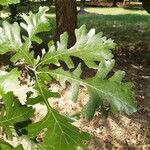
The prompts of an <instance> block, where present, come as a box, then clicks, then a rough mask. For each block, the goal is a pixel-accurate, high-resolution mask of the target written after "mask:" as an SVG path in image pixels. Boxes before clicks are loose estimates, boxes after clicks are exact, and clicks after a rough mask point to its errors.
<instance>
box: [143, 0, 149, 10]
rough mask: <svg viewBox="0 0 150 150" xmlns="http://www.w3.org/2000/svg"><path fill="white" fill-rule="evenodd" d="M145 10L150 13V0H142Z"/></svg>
mask: <svg viewBox="0 0 150 150" xmlns="http://www.w3.org/2000/svg"><path fill="white" fill-rule="evenodd" d="M142 4H143V8H144V9H145V10H146V11H147V12H148V13H150V0H142Z"/></svg>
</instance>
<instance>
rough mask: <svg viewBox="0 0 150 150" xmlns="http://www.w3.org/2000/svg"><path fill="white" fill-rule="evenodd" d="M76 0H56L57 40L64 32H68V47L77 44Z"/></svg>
mask: <svg viewBox="0 0 150 150" xmlns="http://www.w3.org/2000/svg"><path fill="white" fill-rule="evenodd" d="M76 5H77V4H76V0H55V6H56V40H59V37H60V35H61V34H62V33H63V32H68V35H69V41H68V47H71V46H73V45H74V44H75V42H76V38H75V29H76V28H77V7H76Z"/></svg>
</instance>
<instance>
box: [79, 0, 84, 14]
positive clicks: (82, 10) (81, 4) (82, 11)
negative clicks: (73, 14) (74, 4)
mask: <svg viewBox="0 0 150 150" xmlns="http://www.w3.org/2000/svg"><path fill="white" fill-rule="evenodd" d="M84 4H85V0H81V1H80V13H81V14H82V13H84Z"/></svg>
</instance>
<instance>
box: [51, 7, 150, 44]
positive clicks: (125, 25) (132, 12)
mask: <svg viewBox="0 0 150 150" xmlns="http://www.w3.org/2000/svg"><path fill="white" fill-rule="evenodd" d="M85 10H86V12H87V13H85V14H83V15H78V27H80V26H81V25H83V24H86V26H87V28H88V30H89V29H91V28H95V29H96V32H103V33H104V35H105V36H107V37H109V38H112V39H114V41H115V42H116V43H118V44H120V45H125V44H128V43H136V42H138V41H143V42H145V43H149V42H150V15H149V14H148V13H147V12H146V11H145V10H143V9H142V8H140V9H139V8H138V9H124V8H91V7H90V8H86V9H85ZM54 18H55V15H54V14H51V15H50V20H51V21H50V22H51V25H52V26H53V28H55V19H54ZM53 31H54V30H53Z"/></svg>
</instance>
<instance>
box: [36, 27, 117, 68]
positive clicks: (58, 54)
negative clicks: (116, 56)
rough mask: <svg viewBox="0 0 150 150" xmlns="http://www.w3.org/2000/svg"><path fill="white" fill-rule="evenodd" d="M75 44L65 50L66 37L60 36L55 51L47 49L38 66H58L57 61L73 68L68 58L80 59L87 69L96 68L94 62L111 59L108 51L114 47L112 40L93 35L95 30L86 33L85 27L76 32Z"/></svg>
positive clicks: (51, 48)
mask: <svg viewBox="0 0 150 150" xmlns="http://www.w3.org/2000/svg"><path fill="white" fill-rule="evenodd" d="M75 32H76V44H75V45H74V46H73V47H71V48H70V49H67V43H68V35H67V33H64V34H62V35H61V36H60V42H57V50H55V48H54V46H51V47H50V48H49V52H48V53H46V54H45V56H44V57H43V58H42V60H41V62H40V63H39V64H38V66H39V65H44V64H50V63H52V64H55V65H59V61H60V60H61V61H64V62H65V63H66V64H67V65H68V67H69V68H70V67H73V62H72V59H71V58H70V56H75V57H78V58H80V59H82V60H83V61H84V62H85V64H86V65H87V66H88V67H89V68H97V67H98V65H97V64H96V63H95V61H98V62H99V61H102V60H105V59H111V58H112V57H113V55H112V52H111V50H110V49H113V48H114V47H115V44H114V43H113V41H112V40H110V39H108V40H107V39H106V37H102V34H101V33H99V34H95V30H94V29H91V30H90V31H89V32H87V30H86V27H85V25H83V26H82V27H80V28H79V29H77V30H76V31H75Z"/></svg>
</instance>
